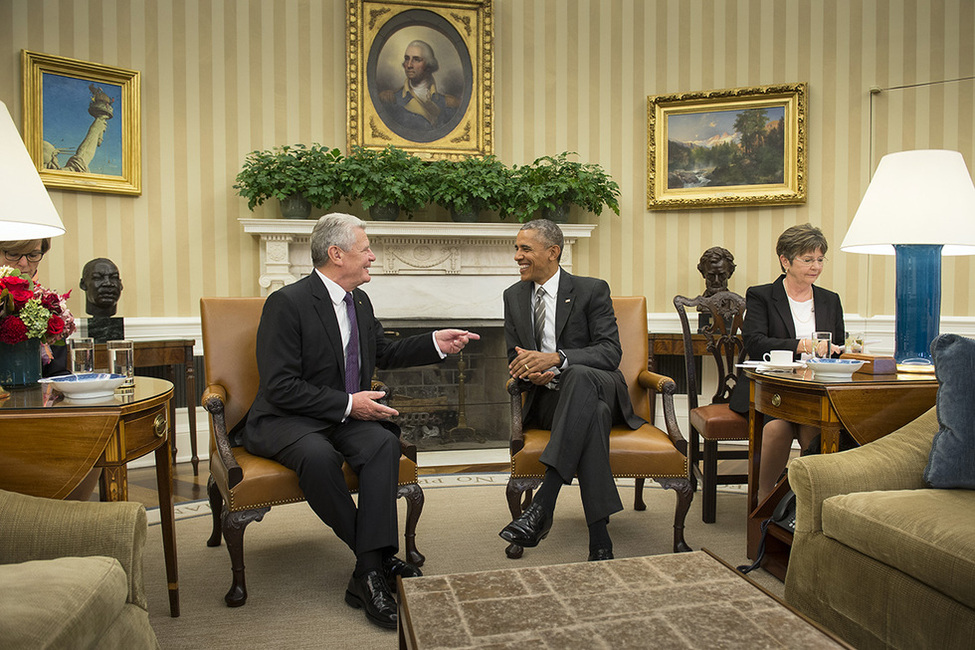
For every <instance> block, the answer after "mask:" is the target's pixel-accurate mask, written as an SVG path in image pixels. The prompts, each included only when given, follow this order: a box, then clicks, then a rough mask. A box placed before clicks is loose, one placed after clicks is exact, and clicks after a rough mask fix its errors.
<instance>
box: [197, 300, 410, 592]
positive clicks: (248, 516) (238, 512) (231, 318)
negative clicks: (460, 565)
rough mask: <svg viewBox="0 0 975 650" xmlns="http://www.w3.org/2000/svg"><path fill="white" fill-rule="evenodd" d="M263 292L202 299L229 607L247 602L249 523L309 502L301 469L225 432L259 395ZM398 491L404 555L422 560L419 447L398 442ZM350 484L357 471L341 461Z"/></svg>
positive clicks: (217, 532)
mask: <svg viewBox="0 0 975 650" xmlns="http://www.w3.org/2000/svg"><path fill="white" fill-rule="evenodd" d="M263 308H264V298H201V299H200V314H201V317H202V318H201V320H202V327H203V354H204V363H205V366H206V380H207V388H206V391H204V393H203V400H202V401H203V406H204V408H206V410H207V412H208V413H209V414H210V478H209V480H208V481H207V492H208V494H209V497H210V508H211V510H212V512H213V533H212V534H211V535H210V539H209V540H208V541H207V545H208V546H219V545H220V536H221V531H222V533H223V538H224V539H225V540H226V541H227V551H228V552H229V553H230V563H231V567H232V569H233V584H232V586H231V587H230V591H228V592H227V595H226V596H225V597H224V600H226V601H227V605H228V606H230V607H239V606H240V605H243V604H244V603H245V602H246V601H247V587H246V584H245V582H244V529H245V528H246V527H247V525H248V524H249V523H250V522H252V521H260V520H261V519H263V518H264V515H265V513H267V512H268V511H269V510H270V509H271V506H276V505H282V504H285V503H294V502H296V501H304V500H305V496H304V494H302V492H301V489H300V488H299V487H298V475H297V474H295V473H294V472H293V471H291V470H290V469H288V468H287V467H285V466H284V465H281V464H280V463H277V462H275V461H273V460H271V459H269V458H263V457H261V456H254V455H252V454H250V453H248V452H247V450H245V449H244V448H243V447H233V446H231V442H230V439H229V437H228V432H229V431H232V430H233V427H234V426H235V425H236V424H237V423H239V422H240V421H241V420H242V419H243V418H244V416H246V415H247V410H248V409H249V408H250V405H251V403H252V402H253V401H254V397H255V396H256V395H257V387H258V372H257V353H256V346H257V326H258V325H259V323H260V320H261V311H262V309H263ZM401 444H402V447H403V455H402V456H401V457H400V471H399V496H400V497H403V498H405V499H406V502H407V506H406V534H405V540H406V559H407V561H409V562H411V563H413V564H415V565H417V566H421V565H422V564H423V561H424V559H425V558H424V557H423V555H421V554H420V552H419V551H417V549H416V525H417V522H418V521H419V519H420V512H421V511H422V510H423V490H422V489H421V488H420V486H419V484H418V483H417V465H416V447H414V446H413V445H408V444H406V443H401ZM343 469H344V471H345V480H346V482H347V483H348V485H349V490H350V491H352V492H355V491H356V490H357V489H358V486H359V479H358V477H357V476H356V475H355V474H354V473H353V472H352V470H351V469H350V468H349V466H348V464H346V465H344V466H343Z"/></svg>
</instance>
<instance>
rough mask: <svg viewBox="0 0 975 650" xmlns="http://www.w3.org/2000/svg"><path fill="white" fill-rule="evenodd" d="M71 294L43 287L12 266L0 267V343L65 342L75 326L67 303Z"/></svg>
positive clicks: (55, 343)
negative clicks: (30, 341)
mask: <svg viewBox="0 0 975 650" xmlns="http://www.w3.org/2000/svg"><path fill="white" fill-rule="evenodd" d="M70 295H71V292H70V291H69V292H68V293H64V294H59V293H57V292H55V291H51V290H50V289H46V288H44V287H43V286H41V285H40V283H38V282H34V281H33V280H31V279H30V278H29V277H28V276H26V275H24V274H22V273H21V272H20V271H18V270H16V269H14V268H11V267H9V266H4V267H0V343H7V344H8V345H13V344H15V343H22V342H23V341H26V340H28V339H39V340H40V341H41V342H42V343H47V344H48V345H57V344H60V345H64V340H65V339H66V338H68V337H69V336H71V333H72V332H74V330H75V324H74V317H73V316H72V315H71V312H70V311H68V305H67V300H68V296H70Z"/></svg>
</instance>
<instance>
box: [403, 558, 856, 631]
mask: <svg viewBox="0 0 975 650" xmlns="http://www.w3.org/2000/svg"><path fill="white" fill-rule="evenodd" d="M399 619H400V627H399V642H400V648H410V649H417V650H419V649H422V648H473V647H475V646H476V647H481V646H490V647H523V648H536V647H590V648H603V647H611V648H648V647H654V646H656V645H661V644H663V645H664V646H666V647H669V648H743V649H744V648H747V649H749V650H751V649H753V648H849V647H850V646H848V645H847V644H845V643H844V642H843V641H842V640H840V639H838V638H836V637H834V636H833V635H831V634H830V633H829V632H828V631H826V630H824V629H823V628H821V627H820V626H818V625H817V624H815V623H813V622H812V621H810V620H809V619H807V618H805V617H804V616H802V615H801V614H799V613H798V612H796V611H795V610H793V609H792V608H790V607H789V606H788V605H786V604H785V603H783V602H782V601H780V600H778V599H777V598H775V597H774V596H773V595H771V594H770V593H768V592H767V591H765V590H764V589H762V588H761V587H759V586H758V585H756V584H755V583H753V582H752V581H751V580H749V579H748V578H747V577H746V576H744V575H742V574H741V573H739V572H737V571H735V570H734V569H732V568H731V567H730V566H728V565H727V564H725V563H724V562H723V561H722V560H720V559H718V558H717V557H715V556H714V555H712V554H710V553H708V552H707V551H696V552H693V553H676V554H669V555H652V556H648V557H639V558H626V559H619V560H610V561H607V562H580V563H576V564H562V565H555V566H543V567H525V568H516V569H501V570H497V571H482V572H477V573H457V574H450V575H443V576H425V577H422V578H410V579H408V580H402V579H400V583H399Z"/></svg>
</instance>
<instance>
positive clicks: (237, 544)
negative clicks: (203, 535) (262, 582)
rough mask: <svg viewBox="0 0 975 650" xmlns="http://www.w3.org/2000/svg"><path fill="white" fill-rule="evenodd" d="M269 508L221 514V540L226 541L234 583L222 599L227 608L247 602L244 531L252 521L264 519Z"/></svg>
mask: <svg viewBox="0 0 975 650" xmlns="http://www.w3.org/2000/svg"><path fill="white" fill-rule="evenodd" d="M269 510H270V508H254V509H253V510H241V511H240V512H230V511H229V510H225V511H224V513H223V538H224V539H225V540H227V552H228V553H230V567H231V569H232V570H233V574H234V582H233V584H232V585H231V586H230V591H228V592H227V595H226V596H224V597H223V599H224V600H225V601H227V607H240V606H241V605H243V604H244V603H246V602H247V585H246V583H245V582H244V529H245V528H246V527H247V524H249V523H251V522H252V521H260V520H262V519H264V515H265V514H267V512H268V511H269Z"/></svg>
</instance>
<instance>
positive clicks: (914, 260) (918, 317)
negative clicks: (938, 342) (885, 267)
mask: <svg viewBox="0 0 975 650" xmlns="http://www.w3.org/2000/svg"><path fill="white" fill-rule="evenodd" d="M941 248H942V245H941V244H894V251H895V252H896V255H897V257H896V266H897V289H896V306H895V312H894V360H895V361H896V362H897V363H898V364H899V365H904V366H930V367H931V368H933V361H932V360H931V341H933V340H934V339H935V337H937V336H938V333H939V330H940V328H941Z"/></svg>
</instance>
